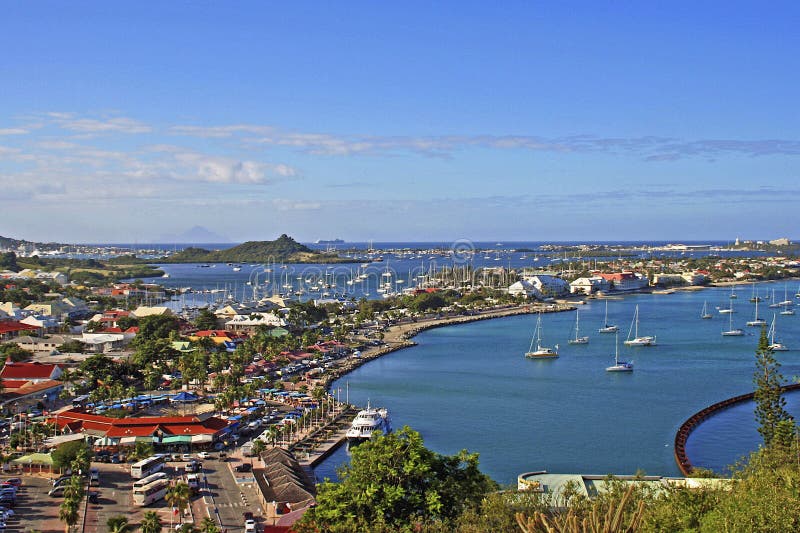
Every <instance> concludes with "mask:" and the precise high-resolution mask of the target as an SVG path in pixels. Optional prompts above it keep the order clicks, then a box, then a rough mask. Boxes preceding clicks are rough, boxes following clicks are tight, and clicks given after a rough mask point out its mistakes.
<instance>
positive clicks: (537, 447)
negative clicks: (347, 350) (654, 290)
mask: <svg viewBox="0 0 800 533" xmlns="http://www.w3.org/2000/svg"><path fill="white" fill-rule="evenodd" d="M768 288H769V289H772V288H775V289H776V291H777V292H780V295H779V298H778V299H779V300H782V299H783V284H761V285H759V289H760V290H761V294H762V295H765V294H766V290H767V289H768ZM794 289H796V286H794V285H793V286H791V287H790V291H789V292H790V294H793V293H794V292H796V290H794ZM738 292H739V298H738V299H737V300H736V303H735V307H736V309H737V313H736V314H734V325H735V326H739V327H742V328H744V329H745V330H746V331H747V333H748V335H747V336H745V337H722V336H721V335H720V333H721V331H722V330H724V329H728V318H727V316H726V315H720V314H718V313H717V311H716V309H715V307H717V306H719V307H727V306H728V302H729V298H728V296H729V294H730V290H728V289H721V288H720V289H716V288H714V289H706V290H703V291H698V292H676V293H674V294H670V295H630V296H626V297H625V298H624V299H623V300H611V301H609V322H610V323H615V324H617V325H619V326H620V338H619V343H620V358H622V359H626V360H631V359H632V360H633V361H634V363H635V367H636V369H635V371H634V372H633V373H632V374H612V373H607V372H605V367H606V366H609V365H610V364H611V363H612V362H613V355H614V335H613V334H612V335H609V334H599V333H597V328H598V327H600V325H601V324H602V321H603V313H604V310H605V302H604V301H598V300H595V301H591V303H589V304H588V305H585V306H580V324H581V334H582V335H589V336H590V337H591V340H590V343H589V344H588V345H585V346H576V345H568V344H567V340H568V338H569V337H570V336H571V335H574V326H575V312H565V313H553V314H547V315H544V317H543V339H544V344H546V345H549V346H552V345H553V344H556V343H557V344H559V345H560V350H559V351H560V354H561V357H560V358H559V359H556V360H547V361H532V360H528V359H526V358H525V357H524V353H525V351H527V348H528V345H529V343H530V338H531V335H532V333H533V329H534V327H535V322H536V317H535V316H533V315H527V316H518V317H510V318H504V319H495V320H488V321H482V322H474V323H471V324H466V325H460V326H451V327H446V328H439V329H434V330H429V331H426V332H424V333H422V334H420V335H418V336H417V337H416V339H415V340H416V341H417V342H418V343H419V345H418V346H416V347H413V348H409V349H406V350H401V351H399V352H395V353H393V354H390V355H388V356H385V357H382V358H380V359H377V360H375V361H373V362H370V363H368V364H366V365H364V366H362V367H360V368H358V369H357V370H355V371H354V372H352V373H350V374H349V375H347V376H345V377H344V378H342V379H340V380H339V381H337V382H335V383H334V384H333V387H332V389H333V391H334V394H337V393H338V394H340V395H341V398H342V399H344V398H345V394H346V393H349V399H350V401H351V402H353V403H356V404H359V405H365V404H366V403H367V401H368V400H369V401H370V402H371V403H372V405H379V406H386V407H388V408H389V410H390V413H391V416H392V420H393V425H394V427H395V428H398V427H401V426H402V425H409V426H411V427H412V428H414V429H415V430H417V431H419V432H420V433H421V434H422V435H423V437H424V439H425V443H426V445H427V446H429V447H430V448H432V449H433V450H436V451H437V452H440V453H446V454H451V453H455V452H457V451H458V450H460V449H462V448H466V449H468V450H469V451H471V452H479V453H480V462H481V469H482V470H483V471H484V472H486V473H488V474H489V475H490V476H492V477H493V478H494V479H496V480H497V481H499V482H501V483H514V482H515V480H516V476H517V475H518V474H519V473H521V472H524V471H529V470H541V469H546V470H548V471H551V472H576V473H593V474H605V473H617V474H628V473H634V472H636V471H637V470H639V469H641V470H644V471H645V472H646V473H648V474H653V475H656V474H660V475H678V473H679V472H678V469H677V467H676V465H675V462H674V459H673V447H672V444H673V439H674V436H675V432H676V430H677V428H678V427H679V426H680V424H681V423H682V422H683V421H684V420H686V419H687V418H688V417H689V416H691V415H692V414H693V413H695V412H697V411H699V410H700V409H702V408H703V407H706V406H707V405H709V404H712V403H714V402H717V401H719V400H722V399H724V398H727V397H730V396H734V395H737V394H741V393H744V392H748V391H750V390H752V384H751V383H752V373H753V368H754V366H753V361H754V352H755V349H756V345H757V341H758V332H759V330H758V328H749V327H745V326H744V323H745V322H746V321H747V320H751V319H752V316H753V311H754V309H753V306H754V304H751V303H749V302H748V298H749V297H750V288H749V287H747V288H746V289H744V288H742V289H740V290H739V291H738ZM704 300H706V301H708V306H709V308H710V309H711V310H713V312H714V318H713V319H711V320H701V319H700V318H699V315H700V311H701V308H702V306H703V302H704ZM768 303H769V302H764V303H762V304H760V309H759V311H760V312H759V314H760V315H761V316H762V317H763V318H765V319H767V320H768V321H769V320H771V319H772V314H773V311H774V312H776V313H777V312H778V311H780V310H779V309H776V310H773V309H768V308H767V305H768ZM636 304H638V305H639V313H640V326H639V332H640V334H642V335H656V336H657V340H658V346H655V347H650V348H629V347H627V346H624V345H623V342H622V341H623V340H624V339H625V337H626V336H627V333H628V327H629V326H630V323H631V319H632V317H633V312H634V306H635V305H636ZM777 322H778V325H777V331H778V337H779V338H780V339H781V340H782V341H783V342H784V343H785V344H787V345H788V346H789V347H790V348H793V349H798V350H797V351H790V352H784V353H778V354H776V356H777V358H778V360H779V361H780V362H781V363H782V365H783V368H782V372H783V374H784V376H785V377H787V378H790V377H791V376H794V375H800V314H799V315H797V316H780V315H779V316H778V320H777ZM798 403H800V402H798V401H793V402H792V409H793V410H794V411H798V407H799V406H798V405H797V404H798ZM795 414H797V413H795ZM724 417H725V418H723V417H721V418H720V419H719V421H717V420H715V421H713V423H712V421H709V422H708V423H706V424H703V425H702V426H700V428H699V429H698V430H697V431H696V432H695V433H694V434H693V435H692V437H690V439H689V443H688V452H689V457H690V459H692V461H693V463H694V464H696V465H698V466H705V467H710V468H715V469H718V470H721V469H722V468H724V467H725V465H727V464H730V463H732V462H733V461H735V460H736V459H737V458H738V457H739V456H741V455H743V454H744V453H746V452H748V451H749V450H751V449H753V448H754V447H755V446H757V443H758V435H757V433H756V432H755V423H754V421H753V416H752V406H742V407H738V408H736V409H732V410H730V411H727V412H725V413H724ZM721 424H722V425H724V424H727V426H726V429H725V431H722V432H716V431H715V429H716V428H718V427H719V426H720V425H721ZM347 460H348V457H347V454H346V452H345V451H344V450H343V449H341V450H339V451H337V452H336V453H335V454H333V455H332V456H331V457H330V458H329V459H328V460H326V461H325V462H323V463H322V464H321V465H320V466H319V467H318V468H317V470H316V472H317V476H318V477H319V478H323V477H331V478H334V477H335V467H336V466H338V465H340V464H342V463H344V462H346V461H347Z"/></svg>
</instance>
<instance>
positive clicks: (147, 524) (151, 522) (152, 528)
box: [140, 511, 164, 533]
mask: <svg viewBox="0 0 800 533" xmlns="http://www.w3.org/2000/svg"><path fill="white" fill-rule="evenodd" d="M163 527H164V526H163V525H162V523H161V518H160V517H159V516H158V513H157V512H155V511H147V512H146V513H144V516H143V517H142V523H141V525H140V529H141V530H142V533H161V529H162V528H163Z"/></svg>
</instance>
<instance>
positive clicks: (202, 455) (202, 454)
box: [197, 452, 211, 459]
mask: <svg viewBox="0 0 800 533" xmlns="http://www.w3.org/2000/svg"><path fill="white" fill-rule="evenodd" d="M197 457H199V458H200V459H211V454H210V453H208V452H200V453H198V454H197Z"/></svg>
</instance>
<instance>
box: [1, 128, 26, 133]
mask: <svg viewBox="0 0 800 533" xmlns="http://www.w3.org/2000/svg"><path fill="white" fill-rule="evenodd" d="M27 133H30V131H28V130H26V129H23V128H0V135H25V134H27Z"/></svg>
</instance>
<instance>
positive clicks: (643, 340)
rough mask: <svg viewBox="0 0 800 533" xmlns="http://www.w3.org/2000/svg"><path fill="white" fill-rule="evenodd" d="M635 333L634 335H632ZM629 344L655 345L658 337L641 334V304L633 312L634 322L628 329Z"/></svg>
mask: <svg viewBox="0 0 800 533" xmlns="http://www.w3.org/2000/svg"><path fill="white" fill-rule="evenodd" d="M631 333H633V336H631ZM625 344H627V345H628V346H655V344H656V338H655V337H652V336H649V335H645V336H641V337H640V336H639V306H638V305H637V306H636V311H634V313H633V322H631V327H630V329H629V330H628V339H627V340H626V341H625Z"/></svg>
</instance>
